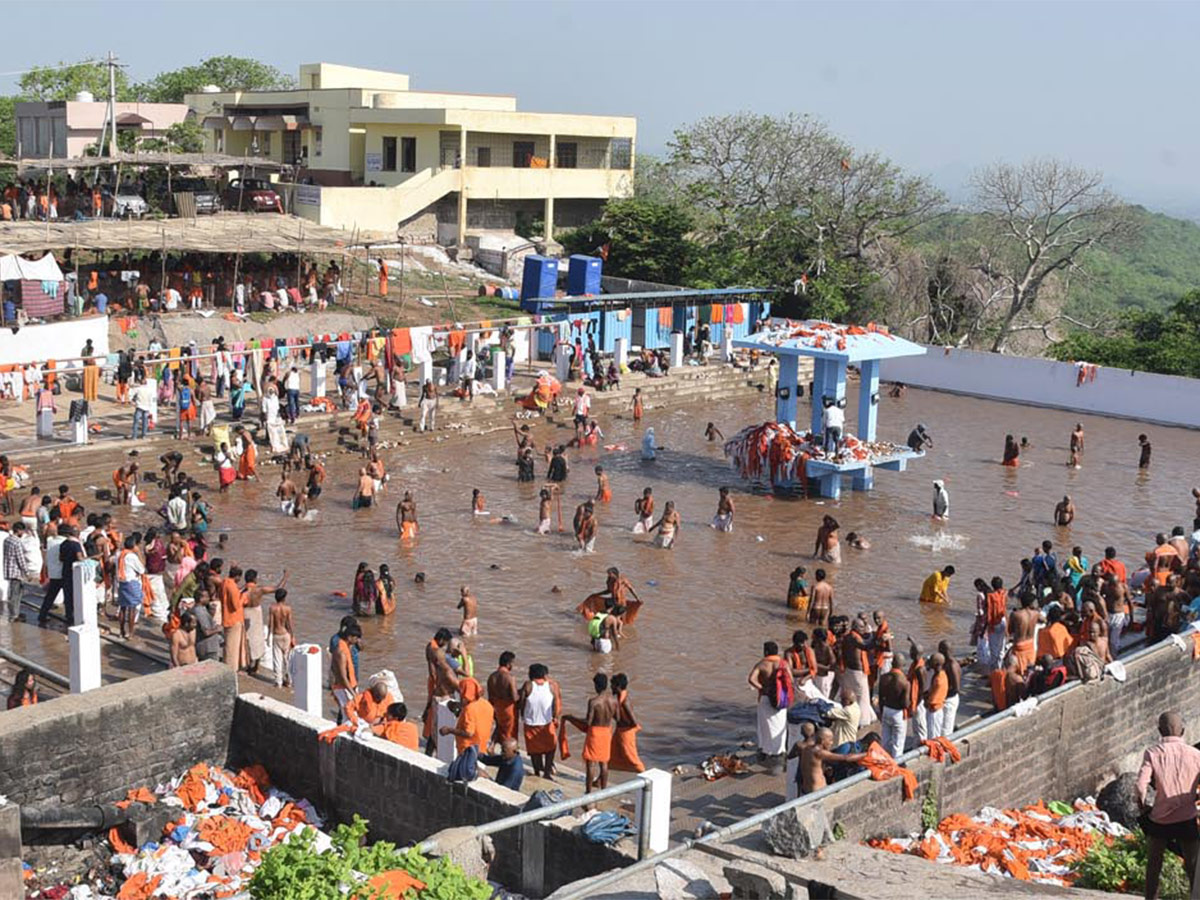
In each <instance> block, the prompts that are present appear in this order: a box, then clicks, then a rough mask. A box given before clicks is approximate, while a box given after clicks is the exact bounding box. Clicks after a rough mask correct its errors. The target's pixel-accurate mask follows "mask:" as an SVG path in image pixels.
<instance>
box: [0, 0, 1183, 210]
mask: <svg viewBox="0 0 1200 900" xmlns="http://www.w3.org/2000/svg"><path fill="white" fill-rule="evenodd" d="M4 11H5V14H6V23H5V24H6V26H7V29H6V30H7V31H8V33H9V34H10V36H12V35H26V36H28V37H29V40H19V39H17V40H14V39H10V40H8V41H6V42H5V54H4V62H3V63H2V64H0V69H3V70H5V72H6V73H7V72H9V71H11V70H17V69H21V68H23V67H26V66H29V65H35V64H44V63H52V62H57V61H58V60H59V59H60V58H62V59H65V60H73V59H76V58H82V57H86V56H89V55H92V56H95V57H99V56H102V55H103V54H104V53H105V52H106V51H107V50H109V49H112V50H114V51H115V52H116V53H117V54H118V55H119V56H120V57H121V58H122V60H123V61H124V62H126V63H127V64H128V65H129V70H130V74H131V75H132V76H133V77H134V78H135V79H140V78H146V77H149V76H152V75H153V74H155V73H156V72H158V71H160V70H162V69H170V68H175V67H178V66H182V65H186V64H189V63H192V62H195V61H197V60H199V59H201V58H203V57H205V56H210V55H219V54H233V55H238V56H253V57H257V58H259V59H262V60H264V61H267V62H270V63H272V64H274V65H276V66H278V67H280V68H282V69H285V70H287V71H289V72H292V73H294V72H295V71H296V67H297V66H298V65H299V64H300V63H302V62H317V61H327V62H339V63H346V64H350V65H360V66H368V67H376V68H385V69H390V70H393V71H400V72H406V73H408V74H410V75H411V76H412V85H413V87H414V88H425V89H431V90H438V89H443V90H453V91H479V92H483V93H511V94H516V95H517V97H518V103H519V104H520V107H521V108H523V109H527V110H533V111H550V112H553V111H570V112H595V113H618V114H629V115H635V116H637V117H638V120H639V125H638V127H639V149H640V150H643V151H646V152H659V151H661V150H663V148H664V147H665V145H666V142H667V141H668V140H669V139H670V136H671V133H672V131H673V130H674V129H675V128H677V127H679V126H681V125H683V124H685V123H687V122H690V121H693V120H695V119H697V118H699V117H701V116H705V115H712V114H720V113H726V112H733V111H737V110H751V111H753V112H760V113H785V112H791V111H795V112H801V113H809V114H812V115H815V116H817V117H819V118H821V119H824V120H825V121H826V122H828V123H829V125H830V126H831V127H832V128H833V129H834V130H835V131H837V132H839V133H841V134H842V135H844V136H845V137H846V138H848V139H849V140H850V141H852V142H853V143H854V144H855V145H857V146H859V147H861V148H865V149H872V150H877V151H879V152H881V153H883V154H885V155H887V156H889V157H891V158H892V159H894V160H895V161H897V162H898V163H900V164H902V165H904V166H906V167H908V168H910V169H912V170H914V171H917V172H920V173H923V174H926V175H929V176H930V177H932V178H933V179H934V180H935V181H936V182H938V183H939V184H940V185H941V186H943V187H944V188H946V189H948V190H950V191H951V192H952V193H958V192H959V190H960V188H961V185H962V184H963V181H964V179H965V177H966V175H967V174H968V173H969V172H970V171H971V170H972V169H973V168H975V167H976V166H979V165H981V164H985V163H988V162H991V161H994V160H998V159H1005V160H1013V161H1015V160H1020V159H1023V158H1026V157H1030V156H1037V155H1053V156H1060V157H1066V158H1069V159H1071V160H1073V161H1075V162H1077V163H1079V164H1082V165H1086V166H1088V167H1093V168H1098V169H1101V170H1102V171H1104V172H1105V173H1106V175H1107V176H1108V177H1109V180H1110V183H1111V184H1112V185H1113V187H1114V188H1116V189H1117V190H1118V191H1119V192H1120V193H1122V194H1123V195H1124V196H1126V197H1127V198H1129V199H1130V200H1133V201H1136V202H1140V203H1144V204H1146V205H1147V206H1152V207H1154V208H1159V209H1163V210H1165V211H1170V212H1176V213H1181V214H1188V215H1191V216H1193V217H1196V218H1200V179H1197V177H1196V175H1197V165H1198V161H1200V116H1197V114H1196V103H1197V101H1196V87H1197V78H1196V71H1195V68H1194V66H1195V44H1196V40H1197V36H1198V35H1200V4H1197V3H1190V2H1187V3H1185V2H1177V3H1155V2H1136V3H1135V2H1128V3H1088V2H1061V3H1055V2H997V3H986V2H969V0H960V2H946V3H924V2H921V3H918V2H901V0H897V2H890V3H869V2H860V3H854V2H840V3H818V2H810V3H800V2H793V3H784V2H775V3H766V2H750V0H741V2H730V0H725V2H713V3H703V2H683V0H679V2H646V0H642V2H631V3H624V2H612V0H609V2H603V3H597V2H540V3H539V2H533V0H527V2H521V3H507V2H493V3H453V2H442V3H395V2H393V3H364V2H353V0H325V2H298V0H290V2H286V3H284V2H251V0H244V2H239V3H224V2H212V0H209V2H203V3H192V2H185V0H175V2H172V0H156V2H144V3H142V2H113V0H106V2H94V3H76V2H55V0H42V2H39V3H7V4H5V7H4ZM43 34H48V35H49V37H50V39H49V40H43V39H41V38H40V37H38V35H43ZM47 46H51V47H54V48H55V49H54V50H47V49H46V48H47ZM2 78H3V80H4V82H5V84H4V85H3V86H0V89H6V90H10V91H11V90H12V89H13V88H14V87H15V83H16V77H15V76H14V75H11V74H5V75H4V76H2Z"/></svg>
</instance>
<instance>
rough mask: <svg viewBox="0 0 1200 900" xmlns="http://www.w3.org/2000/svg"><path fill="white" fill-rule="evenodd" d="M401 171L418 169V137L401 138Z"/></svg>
mask: <svg viewBox="0 0 1200 900" xmlns="http://www.w3.org/2000/svg"><path fill="white" fill-rule="evenodd" d="M400 171H401V172H415V171H417V139H416V138H400Z"/></svg>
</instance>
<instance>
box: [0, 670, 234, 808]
mask: <svg viewBox="0 0 1200 900" xmlns="http://www.w3.org/2000/svg"><path fill="white" fill-rule="evenodd" d="M236 697H237V679H236V678H235V677H234V674H233V672H231V671H230V670H229V669H228V668H226V667H225V666H223V665H221V664H220V663H215V662H204V663H198V664H196V665H194V666H185V667H183V668H180V669H171V670H169V671H166V672H160V673H157V674H154V675H143V676H139V677H137V678H131V679H129V680H128V681H124V682H121V683H120V684H114V685H109V686H107V687H104V688H101V689H100V690H96V691H91V692H89V693H86V694H74V695H70V696H66V697H61V698H59V699H56V700H51V701H48V702H46V703H39V704H38V705H37V706H27V707H23V708H21V709H13V710H8V711H7V712H0V794H3V795H5V796H7V797H8V799H9V800H10V801H13V802H15V803H18V804H20V805H22V806H29V807H34V808H39V807H57V806H70V805H73V804H94V803H104V802H109V801H114V800H123V799H124V798H125V793H126V791H128V790H129V789H130V788H135V787H140V786H143V785H146V786H149V787H153V786H154V785H155V784H156V783H158V782H161V781H165V780H166V779H168V778H171V777H173V776H175V775H177V774H179V773H180V772H183V771H185V770H186V769H188V768H189V767H190V766H192V765H194V764H195V763H197V762H201V761H203V762H210V763H217V764H222V763H224V762H225V756H226V751H227V748H228V742H229V729H230V725H231V724H232V722H233V705H234V699H235V698H236Z"/></svg>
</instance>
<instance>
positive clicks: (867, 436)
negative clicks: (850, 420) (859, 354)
mask: <svg viewBox="0 0 1200 900" xmlns="http://www.w3.org/2000/svg"><path fill="white" fill-rule="evenodd" d="M858 368H859V373H860V374H861V376H862V377H861V378H860V379H859V387H858V439H859V440H860V441H873V440H875V425H876V419H877V418H878V415H879V360H877V359H865V360H863V361H862V362H861V363H859V367H858Z"/></svg>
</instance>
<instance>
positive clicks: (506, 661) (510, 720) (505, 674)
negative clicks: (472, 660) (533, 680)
mask: <svg viewBox="0 0 1200 900" xmlns="http://www.w3.org/2000/svg"><path fill="white" fill-rule="evenodd" d="M516 658H517V655H516V654H515V653H513V652H512V651H511V650H505V651H504V652H503V653H501V654H500V664H499V666H497V668H496V671H495V672H493V673H492V674H491V675H489V676H488V680H487V694H488V700H489V701H490V702H491V704H492V708H493V709H494V710H495V712H496V732H495V734H494V735H493V736H492V741H493V742H495V743H497V744H503V743H504V741H505V740H507V739H512V740H516V738H517V682H516V680H515V679H514V678H513V675H512V666H513V660H515V659H516Z"/></svg>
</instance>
